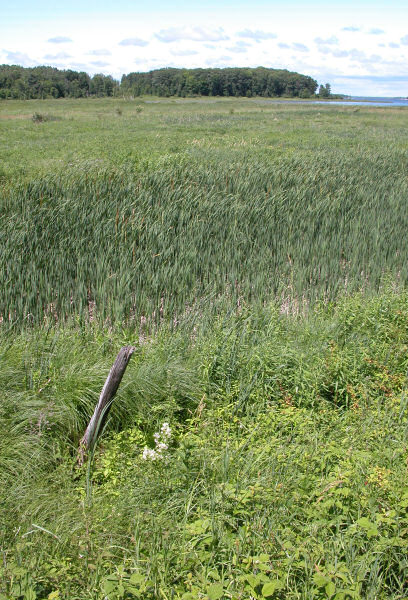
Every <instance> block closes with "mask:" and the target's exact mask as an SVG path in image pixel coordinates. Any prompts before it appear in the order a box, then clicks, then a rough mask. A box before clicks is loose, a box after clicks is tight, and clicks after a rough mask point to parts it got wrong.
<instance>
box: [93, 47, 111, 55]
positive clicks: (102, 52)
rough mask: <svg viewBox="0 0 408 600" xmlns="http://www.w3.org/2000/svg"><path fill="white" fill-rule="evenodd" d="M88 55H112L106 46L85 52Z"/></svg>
mask: <svg viewBox="0 0 408 600" xmlns="http://www.w3.org/2000/svg"><path fill="white" fill-rule="evenodd" d="M87 54H88V55H89V56H112V52H111V51H110V50H107V49H106V48H100V49H97V50H91V51H90V52H88V53H87Z"/></svg>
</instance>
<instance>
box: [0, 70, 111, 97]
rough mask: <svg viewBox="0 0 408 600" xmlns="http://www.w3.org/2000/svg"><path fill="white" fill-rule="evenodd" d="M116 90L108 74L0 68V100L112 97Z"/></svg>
mask: <svg viewBox="0 0 408 600" xmlns="http://www.w3.org/2000/svg"><path fill="white" fill-rule="evenodd" d="M117 88H118V83H117V82H116V81H115V80H114V79H113V78H112V77H111V76H109V75H101V74H98V75H94V76H93V77H90V76H89V75H88V74H87V73H85V72H84V71H81V72H77V71H72V70H71V69H67V70H61V69H56V68H55V67H19V66H17V65H11V66H10V65H0V100H1V99H3V100H4V99H5V98H16V99H19V100H30V99H33V98H42V99H44V98H85V97H87V96H98V97H102V96H112V95H113V94H114V92H115V90H116V89H117Z"/></svg>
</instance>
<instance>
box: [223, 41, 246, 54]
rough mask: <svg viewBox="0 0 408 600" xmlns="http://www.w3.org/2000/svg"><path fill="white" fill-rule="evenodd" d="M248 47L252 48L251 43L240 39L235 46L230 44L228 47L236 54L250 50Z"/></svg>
mask: <svg viewBox="0 0 408 600" xmlns="http://www.w3.org/2000/svg"><path fill="white" fill-rule="evenodd" d="M248 48H251V44H248V43H247V42H242V41H238V42H237V43H236V44H235V46H230V47H229V48H227V50H228V51H229V52H234V53H235V54H242V53H245V52H248Z"/></svg>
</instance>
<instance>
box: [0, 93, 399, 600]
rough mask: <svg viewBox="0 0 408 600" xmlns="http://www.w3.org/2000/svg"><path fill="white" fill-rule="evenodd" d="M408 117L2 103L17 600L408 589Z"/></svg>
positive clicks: (4, 338) (1, 421) (0, 541)
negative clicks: (131, 350)
mask: <svg viewBox="0 0 408 600" xmlns="http://www.w3.org/2000/svg"><path fill="white" fill-rule="evenodd" d="M33 115H36V116H35V118H34V119H33ZM407 124H408V112H407V111H406V110H405V109H398V108H386V109H380V108H359V109H356V108H354V107H347V106H346V107H340V108H339V107H336V106H333V105H325V106H315V105H312V104H309V103H307V102H305V103H304V104H302V105H299V104H286V105H283V104H275V103H274V102H273V101H269V100H265V99H245V100H244V99H242V100H241V99H211V100H208V99H207V100H202V99H199V98H197V99H192V100H174V99H166V100H163V99H161V100H160V101H159V100H158V99H154V98H150V99H147V98H142V99H138V100H134V101H132V100H125V99H123V100H122V99H100V100H58V101H48V100H45V101H26V102H19V101H3V102H1V103H0V144H1V158H2V161H1V164H0V239H1V250H2V260H1V263H0V289H1V290H2V293H1V295H0V319H1V325H0V357H1V362H0V367H1V368H0V379H1V388H0V389H1V396H0V429H1V432H2V433H1V438H0V504H1V506H2V509H3V510H2V511H1V513H0V552H1V561H0V599H1V600H3V599H6V598H7V599H26V600H34V599H36V598H38V599H41V600H42V599H46V598H49V599H50V600H52V599H55V598H64V599H67V600H74V599H78V600H90V599H95V600H97V599H98V600H99V599H104V598H108V600H116V599H119V598H143V599H146V600H153V599H155V598H163V599H165V600H167V599H170V598H175V599H184V600H195V599H206V600H217V599H220V598H230V599H232V600H247V599H248V600H249V599H250V598H253V599H260V598H277V599H280V600H283V599H286V598H289V599H292V598H293V599H295V598H298V599H300V598H302V599H305V600H306V599H310V598H313V599H316V600H321V599H326V598H327V599H330V598H333V599H336V600H341V599H348V598H357V599H366V598H368V599H371V600H374V599H376V600H377V599H381V600H385V599H391V598H392V599H399V600H403V599H404V598H406V597H408V583H407V582H408V563H407V560H406V552H407V546H408V512H407V511H408V487H407V484H406V475H407V460H408V454H407V430H408V413H407V396H406V383H407V382H406V375H407V368H408V358H407V349H408V295H407V282H408V267H407V265H408V250H407V248H408V244H407V234H406V232H407V229H408V216H407V214H408V213H407V198H408V177H407V175H408V172H407V160H406V158H407V147H408V144H407V142H408V128H407ZM128 343H131V344H135V345H136V347H137V349H136V352H135V355H134V356H133V358H132V359H131V362H130V364H129V367H128V370H127V372H126V374H125V377H124V380H123V383H122V385H121V387H120V389H119V393H118V396H117V398H116V400H115V402H114V404H113V408H112V411H111V416H110V420H109V422H108V424H107V426H106V428H105V430H104V432H103V435H102V436H101V439H100V441H99V444H98V446H97V448H96V449H95V452H94V453H93V454H92V455H91V457H90V458H89V460H88V462H87V464H86V465H85V466H84V467H82V468H78V467H77V465H76V451H77V448H78V442H79V439H80V437H81V435H82V433H83V431H84V428H85V427H86V424H87V421H88V419H89V416H90V414H91V413H92V410H93V407H94V405H95V403H96V401H97V398H98V395H99V392H100V390H101V388H102V385H103V383H104V380H105V378H106V375H107V373H108V371H109V368H110V366H111V364H112V362H113V360H114V358H115V356H116V353H117V352H118V350H119V348H120V347H121V346H122V345H124V344H128ZM163 423H169V425H170V428H171V434H170V436H169V439H167V438H164V437H163V436H164V434H162V438H161V439H162V440H163V439H165V441H166V446H168V448H165V449H164V450H163V451H162V452H160V451H159V453H157V452H156V454H154V453H150V455H149V456H155V457H156V460H151V459H149V456H148V457H147V459H144V458H143V453H144V448H145V447H148V448H150V449H151V450H154V449H155V448H156V450H157V448H158V446H157V444H156V442H155V440H154V433H155V432H156V433H157V432H160V431H161V427H162V426H163ZM165 430H166V428H165ZM155 444H156V445H155ZM147 454H149V453H147ZM145 456H146V452H145Z"/></svg>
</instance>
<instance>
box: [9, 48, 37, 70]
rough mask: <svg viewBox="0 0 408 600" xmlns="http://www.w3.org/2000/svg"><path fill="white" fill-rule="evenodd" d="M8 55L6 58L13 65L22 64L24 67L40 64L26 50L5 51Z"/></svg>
mask: <svg viewBox="0 0 408 600" xmlns="http://www.w3.org/2000/svg"><path fill="white" fill-rule="evenodd" d="M3 52H4V53H5V55H6V60H7V61H9V62H10V63H12V64H13V65H20V66H22V67H35V66H38V64H39V63H38V61H36V60H34V59H33V58H30V57H29V56H28V55H27V54H24V52H10V51H8V50H4V51H3Z"/></svg>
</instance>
